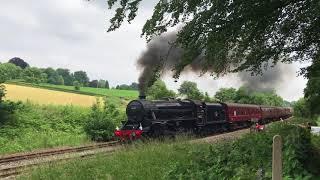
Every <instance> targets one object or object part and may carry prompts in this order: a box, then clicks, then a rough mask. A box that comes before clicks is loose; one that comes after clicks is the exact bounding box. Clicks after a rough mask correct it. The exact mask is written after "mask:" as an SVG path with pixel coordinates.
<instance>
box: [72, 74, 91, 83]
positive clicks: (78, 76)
mask: <svg viewBox="0 0 320 180" xmlns="http://www.w3.org/2000/svg"><path fill="white" fill-rule="evenodd" d="M73 77H74V80H75V81H78V82H79V83H80V84H81V85H82V86H88V83H89V77H88V75H87V73H86V72H84V71H76V72H74V73H73Z"/></svg>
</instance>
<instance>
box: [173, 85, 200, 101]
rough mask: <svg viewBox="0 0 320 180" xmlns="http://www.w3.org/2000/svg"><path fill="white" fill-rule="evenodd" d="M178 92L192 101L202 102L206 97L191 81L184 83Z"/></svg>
mask: <svg viewBox="0 0 320 180" xmlns="http://www.w3.org/2000/svg"><path fill="white" fill-rule="evenodd" d="M178 91H179V93H180V94H181V95H184V96H186V97H187V98H190V99H196V100H202V99H203V97H204V96H203V94H202V93H201V92H200V90H199V89H198V87H197V84H196V83H195V82H191V81H184V82H183V83H182V84H181V86H180V88H179V89H178Z"/></svg>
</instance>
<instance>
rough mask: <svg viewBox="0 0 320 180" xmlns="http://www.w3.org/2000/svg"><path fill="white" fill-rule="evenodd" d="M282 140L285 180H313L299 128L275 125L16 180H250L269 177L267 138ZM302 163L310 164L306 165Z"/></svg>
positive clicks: (129, 151)
mask: <svg viewBox="0 0 320 180" xmlns="http://www.w3.org/2000/svg"><path fill="white" fill-rule="evenodd" d="M275 134H280V135H281V136H282V137H283V142H284V148H283V160H284V163H283V173H284V178H285V179H312V178H314V179H317V178H319V177H318V175H319V172H318V171H316V168H318V166H317V164H316V163H312V164H311V160H312V159H314V160H317V159H318V158H312V157H309V155H311V154H310V152H312V148H313V147H314V144H316V143H319V139H318V140H317V141H316V142H313V143H311V141H310V137H311V136H310V132H308V131H307V130H306V129H303V128H301V127H299V126H295V125H290V124H286V123H281V122H279V123H275V124H273V125H272V126H269V127H268V129H267V131H265V132H262V133H252V134H247V135H245V136H243V137H242V138H240V139H238V140H235V141H228V142H222V143H219V144H214V145H209V144H190V143H188V142H185V141H180V142H165V143H159V142H151V143H147V144H138V145H136V146H134V147H128V148H125V149H123V150H121V151H119V152H116V153H114V154H113V155H111V156H102V155H100V156H96V157H94V158H93V159H85V160H84V159H76V160H73V161H71V162H67V163H64V164H51V165H48V166H43V167H40V168H39V169H37V170H35V171H33V172H31V173H30V174H29V175H27V176H24V177H21V178H22V179H120V180H121V179H139V180H140V179H142V180H144V179H256V178H257V172H258V170H259V169H260V168H261V169H263V170H264V172H265V174H264V179H271V167H272V161H271V160H272V137H273V136H274V135H275ZM308 163H309V164H310V166H309V167H308Z"/></svg>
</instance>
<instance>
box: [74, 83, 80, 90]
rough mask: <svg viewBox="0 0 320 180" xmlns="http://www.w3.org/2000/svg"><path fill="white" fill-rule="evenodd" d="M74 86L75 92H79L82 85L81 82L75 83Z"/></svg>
mask: <svg viewBox="0 0 320 180" xmlns="http://www.w3.org/2000/svg"><path fill="white" fill-rule="evenodd" d="M73 86H74V89H75V90H77V91H79V90H80V86H81V84H80V83H79V81H74V82H73Z"/></svg>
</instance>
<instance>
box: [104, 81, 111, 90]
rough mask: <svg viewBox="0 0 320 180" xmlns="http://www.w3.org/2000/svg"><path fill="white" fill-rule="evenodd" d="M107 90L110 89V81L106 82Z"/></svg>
mask: <svg viewBox="0 0 320 180" xmlns="http://www.w3.org/2000/svg"><path fill="white" fill-rule="evenodd" d="M105 87H106V89H110V86H109V81H108V80H106V85H105Z"/></svg>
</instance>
